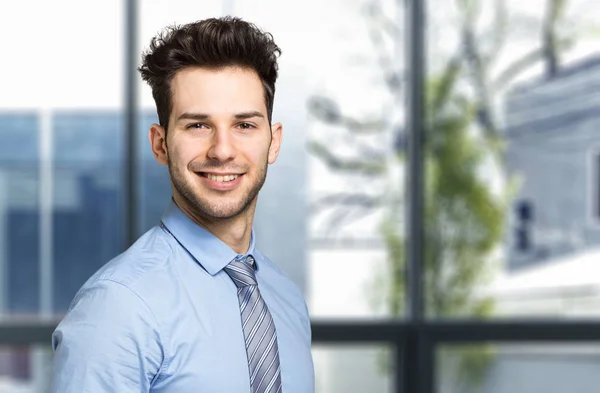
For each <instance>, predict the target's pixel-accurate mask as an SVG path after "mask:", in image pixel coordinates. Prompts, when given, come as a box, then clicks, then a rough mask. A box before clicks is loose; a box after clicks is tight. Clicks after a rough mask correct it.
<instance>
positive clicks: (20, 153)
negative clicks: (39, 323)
mask: <svg viewBox="0 0 600 393" xmlns="http://www.w3.org/2000/svg"><path fill="white" fill-rule="evenodd" d="M0 138H2V140H3V141H4V142H3V143H1V144H0V183H1V185H0V309H1V310H2V313H15V314H16V313H32V312H36V311H37V309H38V307H39V290H38V282H39V281H38V280H39V276H38V274H39V270H38V256H39V255H38V254H39V186H40V183H39V156H38V149H37V147H38V143H39V133H38V116H37V113H35V112H34V111H17V112H11V111H6V110H2V111H0Z"/></svg>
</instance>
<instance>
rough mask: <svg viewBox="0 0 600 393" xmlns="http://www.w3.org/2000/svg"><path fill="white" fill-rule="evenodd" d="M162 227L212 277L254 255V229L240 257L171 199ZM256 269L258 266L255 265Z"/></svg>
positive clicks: (163, 217)
mask: <svg viewBox="0 0 600 393" xmlns="http://www.w3.org/2000/svg"><path fill="white" fill-rule="evenodd" d="M161 221H162V224H163V225H162V226H163V228H164V229H166V230H167V232H169V233H170V234H171V235H172V236H173V237H174V238H175V240H177V242H178V243H179V244H180V245H181V246H182V247H183V248H185V249H186V250H187V251H188V252H189V253H190V254H191V255H192V257H194V259H196V262H198V263H199V264H200V265H202V267H204V269H205V270H206V271H207V272H208V273H209V274H210V275H212V276H214V275H215V274H217V273H218V272H219V271H221V270H222V269H223V268H224V267H225V266H227V265H228V264H229V262H231V261H233V260H234V259H235V258H236V257H238V258H239V257H242V256H246V255H253V254H254V244H255V236H254V228H252V234H251V236H250V246H249V247H248V251H247V252H246V254H243V255H240V254H238V253H236V252H235V251H233V250H232V249H231V247H229V246H228V245H227V244H225V243H224V242H223V241H221V240H220V239H219V238H217V237H216V236H215V235H213V234H212V233H210V232H208V231H207V230H206V229H204V228H202V227H201V226H200V225H198V224H196V223H195V222H194V221H192V220H191V219H190V218H189V217H188V216H187V214H185V213H184V212H183V211H182V210H181V209H180V208H179V206H177V204H175V202H174V201H173V200H172V199H171V202H170V203H169V206H167V209H166V210H165V213H164V214H163V216H162V220H161ZM254 265H255V266H256V267H258V265H257V264H256V263H255V264H254Z"/></svg>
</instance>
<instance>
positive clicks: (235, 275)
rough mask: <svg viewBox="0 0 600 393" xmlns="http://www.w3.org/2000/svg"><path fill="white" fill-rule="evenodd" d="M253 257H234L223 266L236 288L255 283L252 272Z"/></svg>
mask: <svg viewBox="0 0 600 393" xmlns="http://www.w3.org/2000/svg"><path fill="white" fill-rule="evenodd" d="M254 263H255V262H254V258H253V257H252V256H251V255H248V256H247V257H246V258H245V259H243V260H239V259H234V260H233V261H231V262H229V264H228V265H227V266H225V272H226V273H227V274H228V275H229V277H231V279H232V280H233V282H234V283H235V285H236V286H237V287H238V288H242V287H245V286H248V285H257V282H256V275H255V273H254Z"/></svg>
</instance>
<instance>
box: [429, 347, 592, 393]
mask: <svg viewBox="0 0 600 393" xmlns="http://www.w3.org/2000/svg"><path fill="white" fill-rule="evenodd" d="M598 354H600V347H598V346H597V345H595V344H558V343H552V344H503V345H486V346H482V345H466V346H462V345H461V346H444V347H442V348H441V349H440V350H439V351H438V353H437V364H438V366H437V369H438V378H437V387H436V392H438V393H464V392H479V393H509V392H510V393H530V392H547V393H562V392H591V391H594V390H595V389H596V387H597V386H598V383H600V373H599V371H600V358H599V357H598Z"/></svg>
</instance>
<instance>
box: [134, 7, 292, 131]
mask: <svg viewBox="0 0 600 393" xmlns="http://www.w3.org/2000/svg"><path fill="white" fill-rule="evenodd" d="M280 54H281V50H280V49H279V47H278V46H277V45H276V44H275V42H274V41H273V36H272V35H271V34H270V33H265V32H263V31H261V30H260V29H259V28H258V27H256V26H255V25H254V24H252V23H248V22H245V21H243V20H241V19H240V18H234V17H223V18H210V19H205V20H201V21H198V22H194V23H189V24H186V25H183V26H177V25H173V26H169V27H167V28H165V29H164V30H163V31H162V32H160V33H159V34H158V35H157V36H156V37H154V38H152V41H151V42H150V47H149V49H148V50H147V51H146V52H144V54H143V55H142V65H141V66H140V67H139V68H138V71H139V72H140V73H141V75H142V79H143V80H144V81H146V82H147V83H148V84H149V85H150V87H151V88H152V96H153V97H154V101H155V103H156V110H157V112H158V121H159V123H160V125H161V126H163V127H164V128H165V130H166V129H167V127H168V124H169V116H170V114H171V109H172V91H171V82H172V80H173V77H174V76H175V74H176V73H177V71H180V70H182V69H185V68H189V67H205V68H209V69H222V68H224V67H228V66H238V67H242V68H248V69H252V70H254V71H255V72H256V73H257V74H258V76H259V78H260V80H261V82H262V84H263V87H264V90H265V102H266V106H267V115H268V118H269V124H271V118H272V113H273V101H274V97H275V81H276V80H277V71H278V67H277V57H278V56H279V55H280Z"/></svg>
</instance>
